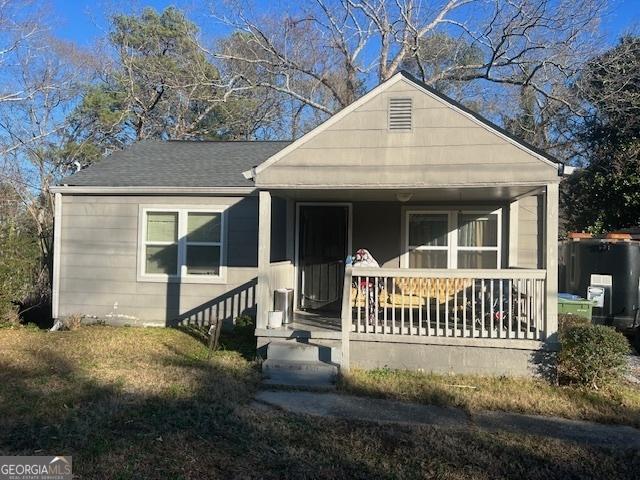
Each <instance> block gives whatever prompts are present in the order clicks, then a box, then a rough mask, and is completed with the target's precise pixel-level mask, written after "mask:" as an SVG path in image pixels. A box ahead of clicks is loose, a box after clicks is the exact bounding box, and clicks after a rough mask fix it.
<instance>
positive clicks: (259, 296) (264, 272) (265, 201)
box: [256, 191, 272, 328]
mask: <svg viewBox="0 0 640 480" xmlns="http://www.w3.org/2000/svg"><path fill="white" fill-rule="evenodd" d="M270 263H271V193H270V192H267V191H261V192H260V196H259V207H258V285H257V287H256V328H267V312H268V311H269V310H271V308H272V307H271V290H270V289H271V285H270V284H269V264H270Z"/></svg>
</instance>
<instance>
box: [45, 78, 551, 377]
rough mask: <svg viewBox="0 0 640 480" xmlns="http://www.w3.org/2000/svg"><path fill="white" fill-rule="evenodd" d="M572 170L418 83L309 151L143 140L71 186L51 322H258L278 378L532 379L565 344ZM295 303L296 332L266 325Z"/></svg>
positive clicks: (371, 97)
mask: <svg viewBox="0 0 640 480" xmlns="http://www.w3.org/2000/svg"><path fill="white" fill-rule="evenodd" d="M558 171H559V169H558V164H557V162H555V161H554V160H553V159H551V158H550V157H548V156H546V155H545V154H544V153H542V152H540V151H537V150H536V149H535V148H533V147H532V146H530V145H527V144H526V143H525V142H522V141H520V140H518V139H515V138H513V137H512V136H510V135H509V134H508V133H507V132H505V131H504V130H502V129H501V128H499V127H498V126H496V125H494V124H492V123H491V122H489V121H488V120H486V119H484V118H482V117H480V116H479V115H477V114H475V113H474V112H471V111H469V110H468V109H466V108H464V107H463V106H461V105H459V104H457V103H456V102H454V101H452V100H451V99H449V98H447V97H445V96H443V95H441V94H439V93H438V92H436V91H434V90H432V89H431V88H429V87H428V86H426V85H424V84H421V83H420V82H418V81H416V80H415V79H413V78H412V77H410V76H409V75H407V74H404V73H398V74H397V75H395V76H394V77H392V78H391V79H390V80H388V81H387V82H385V83H383V84H381V85H379V86H378V87H376V88H374V89H373V90H371V91H370V92H369V93H367V94H366V95H364V96H363V97H362V98H360V99H359V100H357V101H356V102H354V103H353V104H352V105H350V106H349V107H347V108H345V109H343V110H342V111H340V112H338V113H337V114H335V115H334V116H333V117H331V118H330V119H328V120H327V121H326V122H324V123H323V124H322V125H320V126H318V127H317V128H315V129H314V130H312V131H311V132H309V133H308V134H306V135H305V136H303V137H302V138H300V139H298V140H296V141H295V142H293V143H288V142H182V141H170V142H141V143H139V144H136V145H134V146H133V147H131V148H129V149H127V150H125V151H122V152H118V153H114V154H113V155H111V156H110V157H109V158H107V159H105V160H103V161H101V162H99V163H98V164H96V165H94V166H91V167H89V168H87V169H85V170H83V171H81V172H79V173H76V174H75V175H72V176H71V177H68V178H66V179H65V180H64V181H63V182H62V183H63V184H62V185H60V186H58V187H56V188H55V194H56V224H55V252H56V258H55V265H54V296H53V314H54V317H56V318H59V317H65V316H68V315H72V314H81V315H84V316H87V317H90V318H97V319H102V320H105V321H107V322H109V323H114V324H131V325H172V324H176V323H192V324H199V325H206V324H209V323H211V322H212V321H214V320H222V321H227V322H230V321H233V319H234V318H235V317H237V316H238V315H241V314H243V313H249V314H252V315H255V316H256V337H257V341H258V349H259V351H260V353H261V355H262V356H263V357H267V358H268V360H267V361H269V359H270V358H271V357H272V355H271V352H272V351H273V352H274V356H275V352H276V350H277V349H280V350H282V349H283V348H284V349H285V350H286V348H287V346H293V347H295V348H300V345H299V344H300V343H304V344H307V345H313V346H314V348H315V347H318V348H320V349H321V350H322V352H324V353H323V355H324V357H323V358H324V359H325V360H326V361H327V362H329V363H332V364H335V365H339V366H340V367H341V368H343V369H345V370H346V369H348V368H349V367H350V366H358V367H362V368H373V367H382V366H389V367H395V368H413V369H424V370H432V371H447V372H449V371H453V372H461V373H466V372H475V373H500V374H513V375H521V374H527V373H529V372H531V370H532V368H533V366H534V363H535V360H536V358H538V357H539V355H538V354H539V352H541V351H544V350H545V349H548V348H553V339H554V337H555V333H556V329H557V310H556V293H557V258H556V257H557V242H556V239H557V229H558V183H559V181H560V177H559V175H558ZM359 249H366V250H368V251H369V252H370V254H371V256H372V257H373V258H374V259H375V260H376V261H377V266H375V265H376V264H375V263H371V262H370V263H368V264H367V265H366V266H363V264H362V263H355V264H354V266H351V265H348V264H347V263H346V259H347V257H349V256H351V255H353V254H354V252H355V251H356V250H359ZM280 288H291V289H293V290H294V297H295V318H294V322H293V323H291V324H287V325H284V326H282V327H280V328H268V325H267V322H268V312H269V311H270V310H273V305H274V291H275V290H276V289H280ZM294 356H295V355H294ZM303 357H304V355H303V356H302V357H301V361H304V360H305V359H304V358H303Z"/></svg>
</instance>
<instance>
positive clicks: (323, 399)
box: [256, 391, 640, 449]
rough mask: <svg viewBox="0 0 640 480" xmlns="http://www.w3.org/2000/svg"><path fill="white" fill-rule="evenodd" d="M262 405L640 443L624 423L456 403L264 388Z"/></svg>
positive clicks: (611, 443) (621, 444)
mask: <svg viewBox="0 0 640 480" xmlns="http://www.w3.org/2000/svg"><path fill="white" fill-rule="evenodd" d="M256 401H257V402H258V403H259V404H262V405H263V406H264V405H267V406H270V407H273V408H278V409H282V410H285V411H287V412H291V413H297V414H304V415H313V416H320V417H333V418H342V419H347V420H360V421H367V422H378V423H398V424H410V425H432V426H437V427H442V428H453V429H462V428H479V429H481V430H484V431H489V432H496V431H508V432H512V433H521V434H522V433H524V434H530V435H539V436H543V437H549V438H555V439H559V440H566V441H572V442H577V443H586V444H589V445H594V446H600V447H617V448H636V449H638V448H640V430H637V429H635V428H632V427H627V426H619V425H603V424H598V423H591V422H583V421H578V420H567V419H563V418H555V417H542V416H534V415H520V414H513V413H505V412H480V413H473V414H469V413H467V412H465V411H464V410H461V409H457V408H447V407H438V406H434V405H420V404H414V403H405V402H398V401H394V400H382V399H374V398H366V399H364V398H362V397H355V396H351V395H338V394H335V393H316V392H299V391H262V392H258V394H257V395H256Z"/></svg>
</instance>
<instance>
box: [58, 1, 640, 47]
mask: <svg viewBox="0 0 640 480" xmlns="http://www.w3.org/2000/svg"><path fill="white" fill-rule="evenodd" d="M610 1H611V5H612V6H611V12H610V13H609V14H608V15H607V16H605V18H604V19H603V23H602V33H603V35H604V37H605V38H606V39H607V41H608V42H609V43H612V44H613V43H615V42H616V41H617V39H618V38H619V37H620V35H621V34H623V33H625V32H627V31H629V30H630V29H633V28H636V29H640V0H610ZM211 3H212V2H211V1H209V0H202V1H198V0H182V1H176V0H174V1H167V0H146V1H144V0H142V1H141V0H130V1H127V2H122V1H117V0H52V6H51V14H52V17H53V18H52V20H53V22H54V30H55V33H56V34H57V35H59V36H60V37H62V38H65V39H67V40H72V41H74V42H77V43H78V44H80V45H85V46H88V45H91V44H93V43H94V42H95V41H96V40H98V39H99V38H101V37H103V36H104V34H105V30H106V28H107V17H108V15H109V12H113V11H116V10H118V11H121V10H122V8H123V6H124V8H131V9H132V10H138V9H140V8H142V7H146V6H151V7H154V8H156V9H157V10H162V9H164V8H166V7H167V6H170V5H178V6H179V7H180V8H182V9H184V10H186V11H187V12H188V16H189V17H190V18H192V19H194V20H196V23H198V24H199V25H207V26H208V29H209V31H208V32H206V33H209V34H213V35H215V34H216V33H218V31H219V29H220V28H221V27H220V26H218V24H217V23H216V22H215V20H214V19H212V18H211V17H210V16H209V15H208V13H209V5H210V4H211ZM268 3H269V2H264V1H263V2H260V1H258V2H257V4H258V5H263V8H266V7H265V5H267V4H268Z"/></svg>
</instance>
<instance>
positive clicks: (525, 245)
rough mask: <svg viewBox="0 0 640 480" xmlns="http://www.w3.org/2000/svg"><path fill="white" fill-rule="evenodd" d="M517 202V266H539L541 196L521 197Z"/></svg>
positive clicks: (541, 218) (541, 229)
mask: <svg viewBox="0 0 640 480" xmlns="http://www.w3.org/2000/svg"><path fill="white" fill-rule="evenodd" d="M518 203H519V208H518V267H521V268H540V267H542V259H541V255H542V248H541V242H542V238H543V224H542V221H543V219H544V216H543V215H542V212H541V208H542V206H543V202H542V197H540V196H533V195H532V196H530V197H524V198H521V199H520V200H519V201H518Z"/></svg>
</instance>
